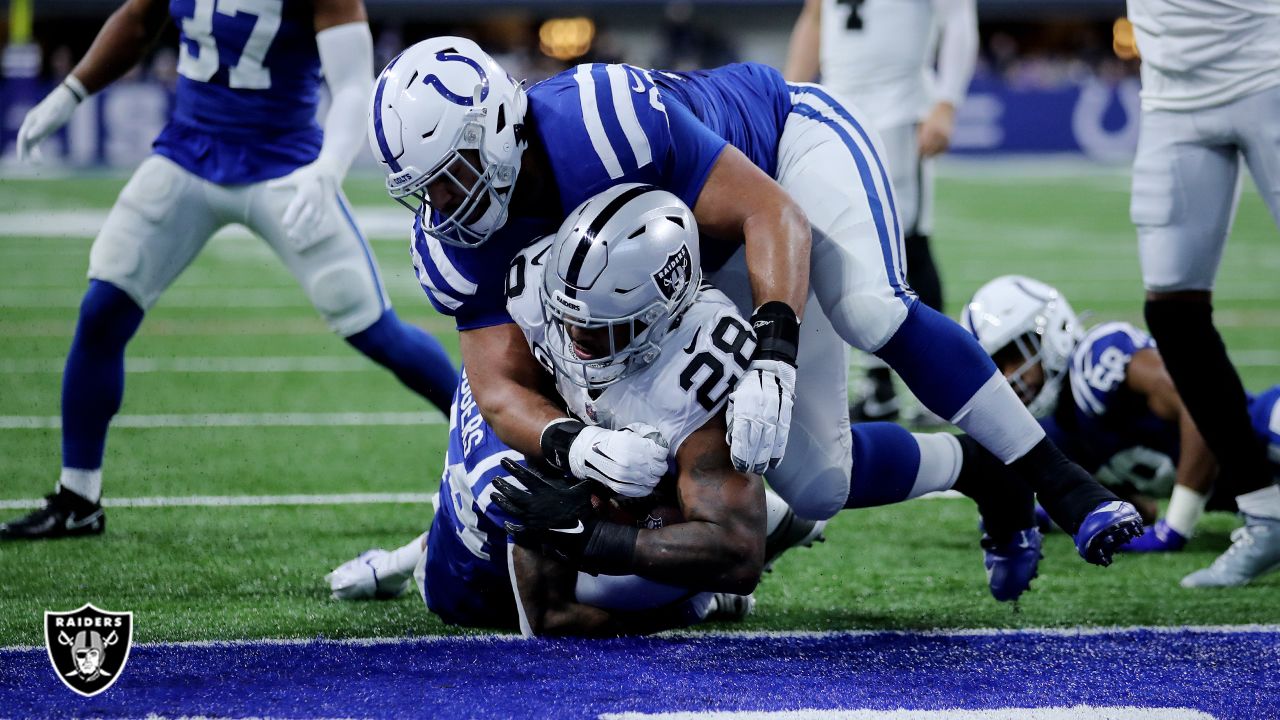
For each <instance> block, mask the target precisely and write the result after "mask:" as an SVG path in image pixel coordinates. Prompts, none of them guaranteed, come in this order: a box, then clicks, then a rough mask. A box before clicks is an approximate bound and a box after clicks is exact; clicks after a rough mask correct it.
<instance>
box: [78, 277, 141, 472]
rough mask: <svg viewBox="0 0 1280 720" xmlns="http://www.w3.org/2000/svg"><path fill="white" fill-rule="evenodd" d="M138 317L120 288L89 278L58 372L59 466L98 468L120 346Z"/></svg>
mask: <svg viewBox="0 0 1280 720" xmlns="http://www.w3.org/2000/svg"><path fill="white" fill-rule="evenodd" d="M142 316H143V312H142V308H140V307H138V304H137V303H135V302H134V301H133V298H130V297H129V296H128V295H127V294H125V292H124V291H123V290H121V289H120V288H118V287H116V286H115V285H112V284H111V283H108V282H105V281H102V280H91V281H89V291H88V292H86V293H85V294H84V299H83V300H82V301H81V302H80V320H79V322H77V323H76V335H75V339H73V340H72V341H71V351H70V352H69V353H67V366H66V369H65V370H64V371H63V373H62V465H63V467H69V468H79V469H82V470H96V469H98V468H100V467H102V455H103V452H104V450H105V448H106V444H107V426H108V425H109V424H110V423H111V418H112V417H113V416H115V414H116V412H118V411H119V410H120V402H121V401H122V400H123V399H124V348H125V345H127V344H128V343H129V338H132V337H133V334H134V333H135V332H137V330H138V326H139V325H141V324H142Z"/></svg>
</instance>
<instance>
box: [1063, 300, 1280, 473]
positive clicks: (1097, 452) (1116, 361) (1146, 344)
mask: <svg viewBox="0 0 1280 720" xmlns="http://www.w3.org/2000/svg"><path fill="white" fill-rule="evenodd" d="M1155 347H1156V344H1155V341H1154V340H1152V339H1151V336H1150V335H1148V334H1147V333H1146V332H1144V331H1143V330H1140V329H1138V328H1136V327H1134V326H1133V325H1130V324H1129V323H1124V322H1109V323H1103V324H1102V325H1099V326H1097V327H1095V328H1093V329H1091V330H1090V331H1089V332H1088V333H1087V334H1085V336H1084V338H1083V339H1081V341H1080V342H1079V343H1078V344H1077V345H1076V347H1075V350H1073V351H1072V354H1071V365H1070V367H1069V368H1068V370H1067V382H1066V383H1064V384H1063V387H1062V390H1061V391H1060V395H1059V399H1058V406H1057V408H1056V409H1055V411H1054V412H1053V413H1052V414H1051V415H1049V416H1047V417H1045V418H1042V419H1041V421H1040V422H1041V425H1043V426H1044V428H1045V431H1046V433H1047V434H1048V435H1049V437H1050V438H1051V439H1052V440H1053V441H1054V442H1055V443H1056V444H1057V445H1058V447H1060V448H1062V450H1063V452H1065V453H1066V454H1067V456H1068V457H1070V458H1071V459H1072V460H1074V461H1075V462H1077V463H1079V464H1080V466H1081V467H1083V468H1084V469H1086V470H1088V471H1090V472H1093V473H1097V472H1098V471H1099V470H1101V469H1102V468H1104V467H1105V466H1106V465H1107V464H1108V463H1109V462H1110V461H1111V460H1112V458H1114V457H1115V456H1116V455H1117V454H1119V453H1122V452H1126V451H1130V450H1133V449H1143V450H1151V451H1155V452H1156V453H1160V454H1161V455H1165V456H1167V457H1168V458H1169V459H1170V462H1171V463H1173V462H1176V461H1177V458H1178V451H1179V444H1180V441H1179V431H1178V425H1177V423H1175V422H1170V421H1168V420H1163V419H1161V418H1159V417H1157V416H1156V415H1155V413H1153V412H1151V409H1150V407H1149V406H1148V404H1147V400H1146V398H1144V397H1141V396H1139V395H1137V394H1135V393H1133V392H1132V391H1130V390H1129V389H1128V388H1126V387H1125V380H1126V378H1127V377H1128V370H1129V363H1130V361H1132V360H1133V356H1134V355H1135V354H1137V353H1139V352H1141V351H1143V350H1147V349H1154V348H1155ZM1277 401H1280V386H1277V387H1274V388H1271V389H1270V390H1268V391H1266V392H1265V393H1263V394H1261V395H1258V396H1250V398H1249V413H1250V416H1251V417H1252V418H1253V425H1254V428H1255V430H1256V431H1257V432H1258V435H1259V437H1260V438H1262V439H1263V440H1264V442H1266V443H1267V444H1268V445H1269V448H1270V452H1271V457H1272V460H1273V462H1275V463H1277V465H1276V467H1277V468H1278V469H1280V410H1278V409H1277V408H1278V407H1280V406H1278V405H1277Z"/></svg>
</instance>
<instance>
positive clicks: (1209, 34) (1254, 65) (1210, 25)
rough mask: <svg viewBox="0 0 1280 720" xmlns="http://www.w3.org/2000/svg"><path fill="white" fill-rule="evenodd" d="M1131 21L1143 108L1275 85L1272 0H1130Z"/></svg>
mask: <svg viewBox="0 0 1280 720" xmlns="http://www.w3.org/2000/svg"><path fill="white" fill-rule="evenodd" d="M1129 20H1130V21H1131V22H1132V23H1133V29H1134V35H1135V38H1136V39H1137V41H1138V52H1139V53H1141V55H1142V107H1143V108H1144V109H1147V110H1197V109H1199V108H1205V107H1212V106H1214V105H1221V104H1223V103H1227V102H1230V101H1232V100H1235V99H1236V98H1239V97H1243V96H1245V95H1249V94H1251V93H1254V92H1257V91H1259V90H1263V89H1266V88H1268V87H1271V86H1273V85H1277V84H1280V2H1278V1H1277V0H1129ZM1258 121H1259V122H1274V121H1275V120H1274V118H1266V119H1264V118H1259V119H1258Z"/></svg>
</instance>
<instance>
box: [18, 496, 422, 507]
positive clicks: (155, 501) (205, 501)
mask: <svg viewBox="0 0 1280 720" xmlns="http://www.w3.org/2000/svg"><path fill="white" fill-rule="evenodd" d="M431 496H432V493H339V494H330V495H178V496H171V497H134V498H113V497H106V498H103V499H102V504H103V506H104V507H111V508H115V507H118V508H157V507H260V506H267V505H381V504H385V503H429V502H431ZM39 507H44V500H40V499H25V498H24V499H21V500H0V510H32V509H35V508H39Z"/></svg>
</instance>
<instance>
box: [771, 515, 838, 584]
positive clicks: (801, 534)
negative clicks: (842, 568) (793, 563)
mask: <svg viewBox="0 0 1280 720" xmlns="http://www.w3.org/2000/svg"><path fill="white" fill-rule="evenodd" d="M826 527H827V521H826V520H805V519H804V518H801V517H800V516H798V515H796V514H795V512H793V511H792V510H787V514H786V515H785V516H783V518H782V522H780V523H778V527H776V528H774V529H773V532H771V533H769V536H768V537H766V538H765V540H764V572H773V564H774V563H775V562H777V560H778V558H779V557H782V554H783V553H785V552H786V551H788V550H790V549H791V548H794V547H813V544H814V543H820V542H826V541H827V538H826V536H825V535H823V533H822V531H823V530H824V529H825V528H826Z"/></svg>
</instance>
